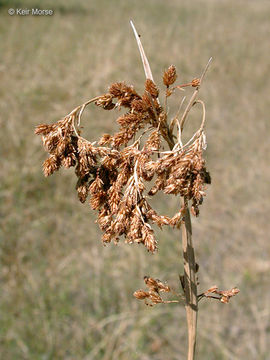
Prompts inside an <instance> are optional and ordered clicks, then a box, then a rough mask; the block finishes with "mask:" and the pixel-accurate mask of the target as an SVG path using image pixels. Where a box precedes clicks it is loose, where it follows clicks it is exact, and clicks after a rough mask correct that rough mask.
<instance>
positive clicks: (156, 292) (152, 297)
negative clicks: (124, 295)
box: [133, 276, 179, 306]
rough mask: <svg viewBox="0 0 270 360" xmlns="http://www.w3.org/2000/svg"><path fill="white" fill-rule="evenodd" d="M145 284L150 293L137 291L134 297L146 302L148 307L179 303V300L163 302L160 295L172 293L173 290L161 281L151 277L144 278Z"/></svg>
mask: <svg viewBox="0 0 270 360" xmlns="http://www.w3.org/2000/svg"><path fill="white" fill-rule="evenodd" d="M144 282H145V284H146V286H147V287H148V291H144V290H142V289H140V290H137V291H135V292H134V293H133V296H134V297H135V298H136V299H138V300H144V302H145V304H146V305H148V306H153V305H156V304H169V303H177V302H179V301H178V300H163V299H162V296H161V294H160V293H162V292H165V293H170V292H171V288H170V287H169V286H168V285H167V284H165V283H163V282H162V281H160V280H159V279H154V278H152V277H150V276H145V277H144Z"/></svg>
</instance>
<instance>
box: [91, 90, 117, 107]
mask: <svg viewBox="0 0 270 360" xmlns="http://www.w3.org/2000/svg"><path fill="white" fill-rule="evenodd" d="M95 105H97V106H100V107H102V108H103V109H104V110H111V109H113V108H114V107H115V104H114V103H113V95H112V94H104V95H102V96H100V97H99V99H98V100H96V101H95Z"/></svg>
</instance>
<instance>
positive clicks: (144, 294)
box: [133, 290, 150, 300]
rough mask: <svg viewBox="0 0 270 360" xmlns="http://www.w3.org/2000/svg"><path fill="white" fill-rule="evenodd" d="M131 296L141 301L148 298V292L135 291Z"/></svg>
mask: <svg viewBox="0 0 270 360" xmlns="http://www.w3.org/2000/svg"><path fill="white" fill-rule="evenodd" d="M133 296H134V297H135V298H136V299H139V300H143V299H145V298H148V297H149V296H150V294H149V292H147V291H143V290H137V291H135V292H134V293H133Z"/></svg>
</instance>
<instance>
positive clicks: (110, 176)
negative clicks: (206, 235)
mask: <svg viewBox="0 0 270 360" xmlns="http://www.w3.org/2000/svg"><path fill="white" fill-rule="evenodd" d="M176 78H177V74H176V69H175V67H174V66H173V65H172V66H170V67H169V68H168V70H167V71H165V72H164V74H163V83H164V85H165V86H166V92H167V93H166V94H167V95H165V96H166V98H167V97H168V96H169V95H168V94H169V93H168V89H170V86H171V85H173V84H174V82H175V81H176ZM194 84H195V83H194V81H193V82H190V83H188V84H185V85H183V87H184V86H187V85H189V86H194ZM196 84H197V86H198V85H199V82H196ZM177 87H181V85H178V86H177ZM172 89H173V88H172ZM172 91H173V90H172ZM158 95H159V89H158V87H157V85H156V84H155V83H154V82H153V81H152V80H150V79H147V80H146V82H145V90H144V93H143V94H142V95H139V94H138V93H137V92H136V91H135V89H134V87H133V86H129V85H126V84H125V83H123V82H119V83H114V84H112V85H111V86H110V87H109V89H108V92H107V93H105V94H103V95H101V96H98V97H96V98H94V99H91V100H90V101H88V102H87V103H85V104H83V105H81V106H79V107H77V108H76V109H74V110H73V111H72V112H71V113H70V114H69V115H67V116H66V117H65V118H64V119H63V120H60V121H58V122H57V123H55V124H52V125H46V124H42V125H39V126H38V127H37V128H36V134H38V135H42V138H43V144H44V148H45V150H46V151H47V152H48V153H49V154H50V156H49V158H48V159H47V160H45V162H44V164H43V171H44V174H45V176H49V175H51V174H52V173H53V172H55V171H56V170H58V169H59V168H60V167H61V166H64V167H67V168H69V167H72V166H74V167H75V174H76V176H77V178H78V181H77V186H76V189H77V192H78V197H79V200H80V201H81V202H85V201H86V199H87V197H88V196H89V202H90V205H91V207H92V209H93V210H97V211H98V219H97V222H98V224H99V226H100V228H101V230H102V231H103V242H104V243H109V242H111V241H114V242H118V240H119V238H120V236H121V235H124V236H125V239H126V242H127V243H142V244H144V245H145V246H146V248H147V249H148V250H149V251H151V252H153V251H155V249H156V247H157V242H156V239H155V236H154V231H153V228H152V226H153V224H156V225H158V226H159V227H162V226H164V225H170V226H179V225H180V223H181V220H182V215H183V210H184V209H183V208H180V209H178V211H177V212H176V214H175V215H174V216H173V217H172V218H170V217H168V216H165V215H159V214H157V212H156V211H155V210H154V209H153V208H152V207H151V205H150V203H149V198H150V197H152V196H154V195H155V194H156V193H157V192H158V191H163V192H164V193H165V194H174V195H180V196H184V197H185V199H186V200H187V201H189V200H190V201H191V202H192V212H193V214H194V215H195V216H198V214H199V205H200V204H201V203H202V201H203V197H204V196H205V184H208V183H210V175H209V173H208V172H207V170H206V167H205V161H204V159H203V156H202V155H203V150H204V149H205V135H204V131H203V124H202V126H201V128H200V129H199V130H198V131H197V132H196V133H195V135H194V136H193V138H192V139H191V140H190V141H189V142H188V143H187V144H185V145H183V144H182V142H181V136H180V133H179V132H178V134H177V136H176V135H175V134H173V129H174V126H172V125H171V126H169V123H168V114H167V112H166V106H165V108H164V107H162V106H161V105H160V102H159V99H158ZM90 103H95V105H96V106H99V107H102V108H103V109H105V110H113V109H119V108H126V109H127V111H126V113H125V114H124V115H121V116H120V117H118V119H117V123H118V124H119V131H118V132H117V133H115V134H113V135H109V134H104V135H103V136H102V137H101V138H100V139H99V141H98V142H93V143H91V142H89V141H87V140H86V139H84V138H83V137H82V136H81V135H80V131H79V130H77V128H78V125H79V123H80V118H81V115H82V112H83V111H84V109H85V107H86V106H87V105H88V104H90ZM176 121H177V122H178V120H177V119H176V118H174V119H173V121H172V122H171V124H172V123H175V122H176ZM178 123H179V122H178ZM176 139H177V140H176ZM164 142H165V144H166V143H167V144H168V146H169V148H170V150H168V151H164ZM152 180H153V183H152V187H151V188H150V191H147V187H146V183H147V182H150V181H152ZM148 190H149V189H148Z"/></svg>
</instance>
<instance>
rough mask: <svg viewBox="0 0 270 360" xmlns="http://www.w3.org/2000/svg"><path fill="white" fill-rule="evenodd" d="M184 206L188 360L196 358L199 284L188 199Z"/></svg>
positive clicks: (183, 241)
mask: <svg viewBox="0 0 270 360" xmlns="http://www.w3.org/2000/svg"><path fill="white" fill-rule="evenodd" d="M181 201H182V205H184V206H185V214H184V223H183V225H182V247H183V258H184V291H185V300H186V303H185V308H186V315H187V326H188V357H187V359H188V360H193V359H194V358H195V346H196V335H197V314H198V298H197V282H196V262H195V254H194V247H193V244H192V225H191V219H190V212H189V208H188V203H187V200H186V199H181Z"/></svg>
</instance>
